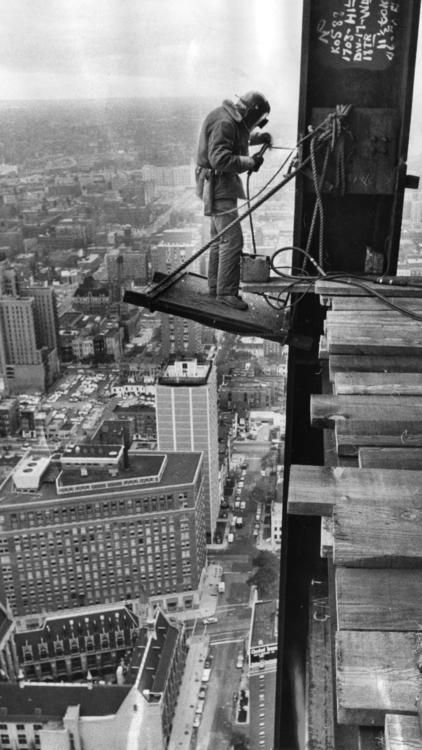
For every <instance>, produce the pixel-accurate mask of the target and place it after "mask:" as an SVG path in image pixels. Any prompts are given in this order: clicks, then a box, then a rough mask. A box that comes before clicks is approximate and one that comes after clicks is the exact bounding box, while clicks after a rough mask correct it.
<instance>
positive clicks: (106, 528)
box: [0, 444, 206, 615]
mask: <svg viewBox="0 0 422 750" xmlns="http://www.w3.org/2000/svg"><path fill="white" fill-rule="evenodd" d="M202 473H203V472H202V456H201V454H200V453H180V452H179V453H165V452H158V453H144V452H138V451H136V450H135V451H132V450H130V451H126V450H125V449H124V447H123V446H122V445H121V444H116V445H95V444H82V445H76V446H75V447H73V448H68V449H66V450H65V451H64V453H63V454H62V455H61V457H60V460H57V461H56V460H55V459H53V458H52V457H51V456H45V455H39V454H37V453H36V451H33V452H31V453H29V454H27V455H26V456H25V457H24V458H23V459H22V460H21V461H20V463H19V464H18V465H17V466H16V467H15V468H14V469H13V470H12V472H11V473H10V474H9V475H8V476H7V477H6V478H5V480H4V481H3V483H2V484H1V487H0V495H1V499H0V554H1V555H2V558H1V559H2V565H1V568H0V601H5V600H6V599H7V600H8V602H9V605H10V607H11V609H12V612H13V614H15V615H25V614H30V613H34V612H39V611H40V610H41V609H45V610H50V611H51V610H57V609H66V608H69V607H74V606H77V605H78V606H79V605H89V604H104V603H108V602H110V601H119V600H130V599H134V600H136V599H138V598H139V597H140V596H143V595H146V596H148V597H151V598H152V601H153V602H156V603H157V604H159V605H160V606H162V607H163V608H164V609H165V610H167V611H174V610H176V609H180V608H189V607H192V606H193V605H194V604H195V603H196V601H197V596H198V591H197V590H198V585H199V583H200V579H201V575H202V572H203V568H204V564H205V556H206V540H205V514H204V501H203V480H202Z"/></svg>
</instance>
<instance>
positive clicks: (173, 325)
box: [151, 230, 203, 359]
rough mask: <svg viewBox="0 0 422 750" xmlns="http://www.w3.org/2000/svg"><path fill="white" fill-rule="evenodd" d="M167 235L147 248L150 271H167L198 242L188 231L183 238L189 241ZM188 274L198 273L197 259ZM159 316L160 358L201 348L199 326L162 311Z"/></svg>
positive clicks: (191, 354) (174, 266) (181, 261)
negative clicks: (166, 239)
mask: <svg viewBox="0 0 422 750" xmlns="http://www.w3.org/2000/svg"><path fill="white" fill-rule="evenodd" d="M163 236H168V237H169V239H171V240H172V241H168V242H164V241H161V242H159V243H158V244H157V245H155V246H153V247H152V248H151V268H152V273H153V274H154V273H156V272H159V273H166V274H169V273H171V272H172V271H174V270H175V269H176V268H178V266H180V265H181V264H182V263H184V261H185V260H187V259H188V258H190V257H191V256H192V255H193V254H194V252H195V251H196V250H197V249H198V247H199V245H198V243H195V242H194V241H193V240H192V230H190V232H186V239H187V237H188V236H189V237H190V241H184V242H180V241H174V236H175V233H174V232H173V233H171V234H169V235H167V234H166V233H165V232H163ZM188 270H189V271H191V272H192V273H200V266H199V260H196V261H194V262H193V263H192V265H191V266H189V268H188ZM160 318H161V353H162V355H163V358H164V359H167V358H168V357H169V356H171V355H172V354H173V355H174V354H185V355H190V356H195V354H198V352H201V350H202V330H203V326H201V325H200V323H196V322H195V321H194V320H187V319H186V318H180V317H176V316H175V315H168V314H167V313H162V314H161V315H160Z"/></svg>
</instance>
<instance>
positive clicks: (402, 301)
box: [331, 296, 422, 313]
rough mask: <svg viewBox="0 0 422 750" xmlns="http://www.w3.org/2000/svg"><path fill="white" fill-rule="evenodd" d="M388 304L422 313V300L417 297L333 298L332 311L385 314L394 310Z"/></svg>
mask: <svg viewBox="0 0 422 750" xmlns="http://www.w3.org/2000/svg"><path fill="white" fill-rule="evenodd" d="M388 302H391V303H392V304H394V305H398V306H399V307H402V308H403V309H405V310H411V311H412V312H417V313H419V312H420V313H422V299H418V298H417V297H394V296H389V297H387V298H386V299H379V298H378V297H333V298H332V304H331V310H332V311H334V312H336V311H337V312H340V311H342V310H347V311H353V310H354V311H356V310H358V311H359V312H367V311H368V312H369V311H372V310H379V311H380V312H383V311H384V310H392V309H393V308H392V307H391V306H390V305H389V304H388Z"/></svg>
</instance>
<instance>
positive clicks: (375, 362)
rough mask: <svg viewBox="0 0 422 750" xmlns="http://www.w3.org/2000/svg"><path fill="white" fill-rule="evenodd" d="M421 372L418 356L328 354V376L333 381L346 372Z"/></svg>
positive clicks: (420, 358)
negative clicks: (336, 374) (335, 377)
mask: <svg viewBox="0 0 422 750" xmlns="http://www.w3.org/2000/svg"><path fill="white" fill-rule="evenodd" d="M351 370H353V371H354V372H357V371H359V372H407V373H411V372H422V357H420V356H411V357H410V356H406V355H404V354H403V355H401V356H394V355H393V356H388V355H386V356H384V355H382V356H381V355H380V356H378V355H377V356H371V355H357V354H330V359H329V375H330V380H331V381H333V379H334V376H335V373H337V372H348V371H351Z"/></svg>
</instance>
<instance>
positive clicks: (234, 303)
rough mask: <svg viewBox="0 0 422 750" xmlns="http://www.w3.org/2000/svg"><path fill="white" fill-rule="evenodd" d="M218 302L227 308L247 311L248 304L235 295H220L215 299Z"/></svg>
mask: <svg viewBox="0 0 422 750" xmlns="http://www.w3.org/2000/svg"><path fill="white" fill-rule="evenodd" d="M217 300H218V302H221V303H222V304H223V305H227V306H228V307H234V308H235V309H236V310H247V309H248V304H247V302H245V301H244V300H243V299H242V297H240V296H239V295H236V294H221V295H219V296H218V297H217Z"/></svg>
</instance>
